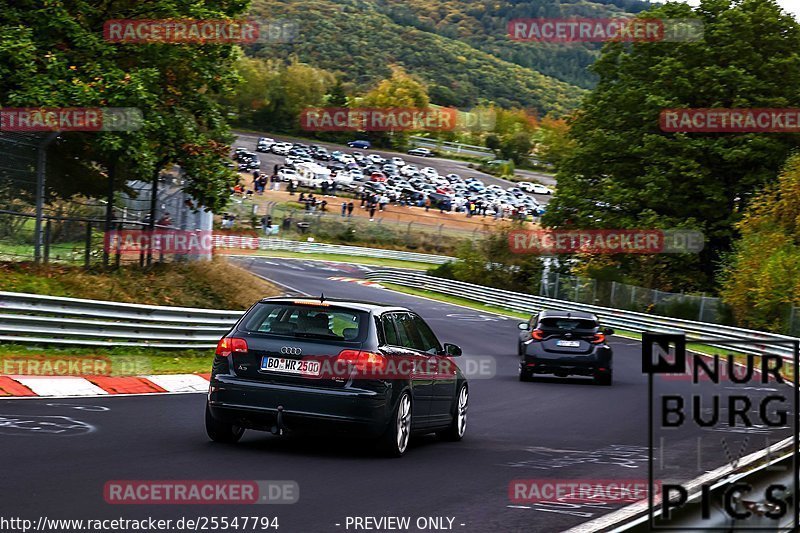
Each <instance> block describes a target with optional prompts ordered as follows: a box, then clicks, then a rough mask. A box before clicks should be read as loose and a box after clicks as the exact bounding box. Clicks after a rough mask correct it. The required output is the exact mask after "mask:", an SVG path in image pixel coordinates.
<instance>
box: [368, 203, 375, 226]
mask: <svg viewBox="0 0 800 533" xmlns="http://www.w3.org/2000/svg"><path fill="white" fill-rule="evenodd" d="M373 220H375V204H374V203H372V202H370V204H369V221H370V222H372V221H373Z"/></svg>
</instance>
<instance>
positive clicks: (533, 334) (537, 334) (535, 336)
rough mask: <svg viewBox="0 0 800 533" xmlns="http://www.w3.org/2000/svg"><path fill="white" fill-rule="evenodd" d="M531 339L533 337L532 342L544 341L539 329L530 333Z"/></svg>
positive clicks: (542, 333)
mask: <svg viewBox="0 0 800 533" xmlns="http://www.w3.org/2000/svg"><path fill="white" fill-rule="evenodd" d="M531 337H533V340H536V341H540V340H542V339H544V331H542V330H540V329H535V330H533V331H531Z"/></svg>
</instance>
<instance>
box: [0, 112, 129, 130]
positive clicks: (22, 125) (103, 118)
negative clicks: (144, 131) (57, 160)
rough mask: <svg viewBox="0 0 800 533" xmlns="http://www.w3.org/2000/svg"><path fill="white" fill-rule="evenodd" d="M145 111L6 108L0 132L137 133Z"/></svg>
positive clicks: (0, 117) (0, 120) (2, 115)
mask: <svg viewBox="0 0 800 533" xmlns="http://www.w3.org/2000/svg"><path fill="white" fill-rule="evenodd" d="M143 123H144V119H143V116H142V112H141V111H140V110H139V109H136V108H134V107H5V108H3V109H0V131H20V132H36V131H137V130H139V129H141V128H142V125H143Z"/></svg>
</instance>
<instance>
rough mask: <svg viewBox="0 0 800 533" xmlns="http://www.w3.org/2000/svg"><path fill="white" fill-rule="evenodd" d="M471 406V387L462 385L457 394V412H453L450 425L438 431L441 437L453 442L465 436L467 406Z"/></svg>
mask: <svg viewBox="0 0 800 533" xmlns="http://www.w3.org/2000/svg"><path fill="white" fill-rule="evenodd" d="M468 407H469V389H467V385H466V384H464V385H461V388H460V389H459V390H458V396H456V402H455V412H454V413H453V421H452V422H451V423H450V427H448V428H447V429H446V430H444V431H441V432H439V433H438V435H439V437H440V438H442V439H444V440H449V441H453V442H457V441H460V440H461V439H463V438H464V433H466V431H467V408H468Z"/></svg>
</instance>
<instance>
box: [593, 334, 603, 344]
mask: <svg viewBox="0 0 800 533" xmlns="http://www.w3.org/2000/svg"><path fill="white" fill-rule="evenodd" d="M605 340H606V336H605V335H604V334H602V333H595V334H594V337H592V344H600V343H601V342H605Z"/></svg>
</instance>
